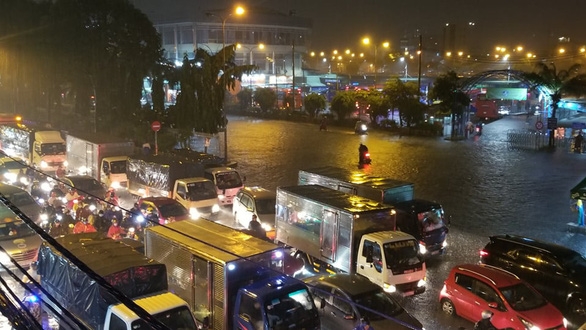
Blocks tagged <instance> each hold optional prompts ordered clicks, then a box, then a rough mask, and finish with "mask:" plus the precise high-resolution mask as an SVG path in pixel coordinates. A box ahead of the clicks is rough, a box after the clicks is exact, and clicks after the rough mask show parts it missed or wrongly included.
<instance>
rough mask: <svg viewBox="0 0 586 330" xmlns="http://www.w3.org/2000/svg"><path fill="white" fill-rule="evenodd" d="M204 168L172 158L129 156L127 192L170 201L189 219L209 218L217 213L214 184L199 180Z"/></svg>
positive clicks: (168, 156) (218, 210) (201, 178)
mask: <svg viewBox="0 0 586 330" xmlns="http://www.w3.org/2000/svg"><path fill="white" fill-rule="evenodd" d="M205 166H207V164H205V163H203V162H195V161H188V160H185V159H183V158H180V157H178V156H173V155H158V156H152V155H150V156H138V155H135V156H132V157H129V158H128V167H127V175H128V192H130V193H131V194H133V195H135V196H138V197H169V198H173V199H175V200H177V201H178V202H179V203H181V204H182V205H183V206H185V208H186V209H188V210H189V213H190V214H191V215H192V217H199V216H204V217H206V218H213V217H215V216H217V214H218V213H219V212H220V203H219V201H218V195H217V192H216V187H215V186H214V184H213V183H212V182H211V181H210V180H208V179H205V178H203V173H204V169H205ZM211 166H214V164H212V165H211Z"/></svg>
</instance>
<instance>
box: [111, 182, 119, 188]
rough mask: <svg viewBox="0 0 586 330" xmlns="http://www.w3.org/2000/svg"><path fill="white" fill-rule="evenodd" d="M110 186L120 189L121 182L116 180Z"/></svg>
mask: <svg viewBox="0 0 586 330" xmlns="http://www.w3.org/2000/svg"><path fill="white" fill-rule="evenodd" d="M110 187H112V188H114V189H120V182H118V181H114V182H112V184H110Z"/></svg>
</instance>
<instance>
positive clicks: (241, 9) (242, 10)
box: [234, 6, 244, 15]
mask: <svg viewBox="0 0 586 330" xmlns="http://www.w3.org/2000/svg"><path fill="white" fill-rule="evenodd" d="M234 12H235V13H236V15H242V14H244V8H242V7H241V6H238V7H236V10H235V11H234Z"/></svg>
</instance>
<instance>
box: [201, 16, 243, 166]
mask: <svg viewBox="0 0 586 330" xmlns="http://www.w3.org/2000/svg"><path fill="white" fill-rule="evenodd" d="M234 14H236V15H242V14H244V8H242V7H240V6H238V7H236V9H235V10H234V12H233V13H230V14H228V16H226V17H224V16H222V15H218V14H214V13H210V12H207V13H206V16H208V17H211V16H214V17H217V18H219V19H220V20H221V21H222V75H223V74H224V67H225V66H226V52H225V51H224V48H226V21H227V20H228V18H230V17H231V16H232V15H234ZM222 110H224V109H223V107H222ZM223 112H224V154H225V155H224V158H225V162H226V163H228V118H227V117H226V112H225V111H223Z"/></svg>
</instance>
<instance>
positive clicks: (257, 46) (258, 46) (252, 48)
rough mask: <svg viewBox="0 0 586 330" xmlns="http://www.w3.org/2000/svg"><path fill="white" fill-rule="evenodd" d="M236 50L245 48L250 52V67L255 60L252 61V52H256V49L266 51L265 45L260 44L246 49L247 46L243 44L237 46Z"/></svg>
mask: <svg viewBox="0 0 586 330" xmlns="http://www.w3.org/2000/svg"><path fill="white" fill-rule="evenodd" d="M236 48H238V49H240V48H244V49H246V50H248V51H249V52H250V63H249V64H250V65H253V64H254V63H253V60H252V51H253V50H255V49H256V48H258V49H265V45H264V44H258V45H256V46H252V47H246V46H242V44H236Z"/></svg>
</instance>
